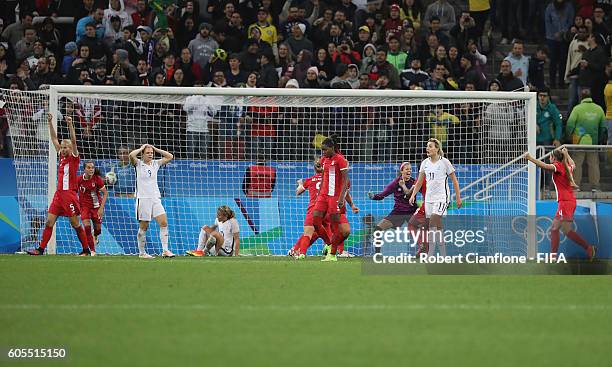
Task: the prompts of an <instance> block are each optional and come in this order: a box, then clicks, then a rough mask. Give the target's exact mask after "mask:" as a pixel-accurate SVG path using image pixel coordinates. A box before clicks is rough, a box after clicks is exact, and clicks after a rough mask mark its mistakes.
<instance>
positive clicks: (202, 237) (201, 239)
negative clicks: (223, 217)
mask: <svg viewBox="0 0 612 367" xmlns="http://www.w3.org/2000/svg"><path fill="white" fill-rule="evenodd" d="M207 240H208V233H206V231H205V230H203V229H200V237H198V251H203V250H204V247H206V241H207Z"/></svg>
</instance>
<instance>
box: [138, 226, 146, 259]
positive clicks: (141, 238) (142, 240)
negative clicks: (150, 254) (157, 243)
mask: <svg viewBox="0 0 612 367" xmlns="http://www.w3.org/2000/svg"><path fill="white" fill-rule="evenodd" d="M136 238H137V240H138V252H139V253H140V254H141V255H142V254H144V253H145V244H146V243H147V232H146V231H143V230H142V229H138V236H136Z"/></svg>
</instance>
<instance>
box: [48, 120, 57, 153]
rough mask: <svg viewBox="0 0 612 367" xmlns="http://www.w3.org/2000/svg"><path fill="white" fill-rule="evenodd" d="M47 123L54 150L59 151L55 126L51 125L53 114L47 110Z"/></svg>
mask: <svg viewBox="0 0 612 367" xmlns="http://www.w3.org/2000/svg"><path fill="white" fill-rule="evenodd" d="M47 123H48V124H49V136H50V137H51V143H53V146H54V147H55V150H56V151H58V152H59V151H60V143H59V140H57V133H56V132H55V128H54V127H53V114H52V113H51V112H49V113H48V114H47Z"/></svg>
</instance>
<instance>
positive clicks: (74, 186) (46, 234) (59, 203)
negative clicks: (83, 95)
mask: <svg viewBox="0 0 612 367" xmlns="http://www.w3.org/2000/svg"><path fill="white" fill-rule="evenodd" d="M47 123H48V124H49V136H50V137H51V142H52V143H53V146H54V147H55V150H56V151H57V152H58V153H59V157H60V161H59V168H58V170H57V190H56V191H55V194H54V195H53V201H52V202H51V205H50V206H49V212H48V214H47V221H46V223H45V229H44V230H43V233H42V240H41V241H40V245H39V246H38V248H37V249H32V250H28V251H27V253H28V254H30V255H42V254H44V252H45V249H46V248H47V244H48V243H49V240H50V239H51V235H52V234H53V226H54V225H55V222H56V221H57V217H68V219H69V220H70V225H71V226H72V228H74V230H75V232H76V233H77V236H78V238H79V241H80V242H81V247H82V248H83V250H82V251H81V253H80V254H79V255H80V256H88V255H89V254H90V251H89V248H88V246H87V236H86V235H85V230H84V229H83V226H82V225H81V222H79V213H80V211H79V210H80V204H79V197H78V195H77V191H78V189H79V187H78V182H77V171H78V170H79V163H80V161H81V159H80V158H79V150H78V148H77V142H76V133H75V131H74V125H73V123H72V118H71V117H69V116H66V123H67V124H68V131H69V132H70V139H64V140H62V142H61V143H60V142H59V140H58V139H57V133H56V131H55V128H54V127H53V115H52V114H51V113H49V114H48V115H47Z"/></svg>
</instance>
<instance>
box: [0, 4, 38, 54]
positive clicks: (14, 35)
mask: <svg viewBox="0 0 612 367" xmlns="http://www.w3.org/2000/svg"><path fill="white" fill-rule="evenodd" d="M20 15H21V21H20V22H15V23H12V24H9V25H8V26H7V27H6V28H5V29H4V31H3V32H2V38H4V39H5V40H8V42H9V43H10V44H11V46H12V47H13V48H15V47H16V46H17V42H19V41H20V40H21V39H22V38H23V35H24V34H25V30H26V28H31V27H32V20H33V19H34V18H33V17H32V14H31V13H28V12H24V13H21V14H20Z"/></svg>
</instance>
